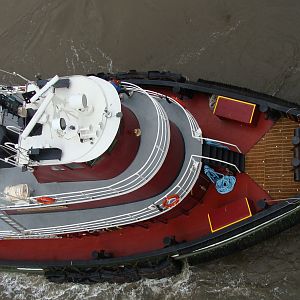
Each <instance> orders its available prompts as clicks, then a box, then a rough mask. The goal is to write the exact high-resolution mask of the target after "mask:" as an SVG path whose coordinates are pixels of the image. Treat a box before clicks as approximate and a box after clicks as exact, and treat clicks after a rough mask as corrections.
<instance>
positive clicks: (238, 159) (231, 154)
mask: <svg viewBox="0 0 300 300" xmlns="http://www.w3.org/2000/svg"><path fill="white" fill-rule="evenodd" d="M202 149H203V151H202V155H203V156H206V157H210V158H215V159H219V160H222V161H223V162H218V161H214V160H209V159H205V158H204V159H203V162H204V164H209V165H211V166H222V167H226V168H229V169H230V170H232V171H234V172H236V169H235V168H234V167H233V166H231V165H230V164H228V163H231V164H234V165H236V166H237V167H238V169H239V170H240V171H241V172H244V171H245V156H244V154H242V153H239V152H235V151H232V150H229V149H226V148H223V147H218V146H214V145H210V144H207V143H204V144H203V148H202Z"/></svg>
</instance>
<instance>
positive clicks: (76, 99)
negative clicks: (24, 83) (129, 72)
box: [17, 75, 122, 166]
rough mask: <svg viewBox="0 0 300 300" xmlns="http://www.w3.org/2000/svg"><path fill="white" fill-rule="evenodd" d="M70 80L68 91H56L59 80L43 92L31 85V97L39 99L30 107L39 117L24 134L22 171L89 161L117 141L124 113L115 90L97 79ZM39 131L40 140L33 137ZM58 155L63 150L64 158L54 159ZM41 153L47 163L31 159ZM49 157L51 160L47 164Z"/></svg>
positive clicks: (20, 143)
mask: <svg viewBox="0 0 300 300" xmlns="http://www.w3.org/2000/svg"><path fill="white" fill-rule="evenodd" d="M64 79H68V80H69V86H68V87H59V88H55V83H56V82H58V80H59V78H58V76H55V77H54V78H53V79H52V80H50V81H49V82H48V83H47V84H46V85H45V86H44V87H42V88H41V89H40V88H39V87H37V86H36V85H34V84H29V85H28V87H27V92H31V91H35V92H36V94H35V95H34V96H33V97H31V99H30V100H29V103H26V104H24V106H25V109H26V110H28V109H32V110H33V111H35V113H34V115H33V117H32V118H31V120H30V122H29V123H28V124H27V126H26V127H25V129H24V131H23V132H22V133H21V134H20V138H19V143H18V146H17V147H18V148H19V151H18V153H19V155H18V157H17V163H18V165H29V166H30V165H33V166H34V165H54V164H55V165H57V164H67V163H71V162H85V161H89V160H92V159H95V158H97V157H99V156H100V155H101V154H103V153H104V152H105V151H106V150H107V149H108V147H109V146H110V145H111V143H112V142H113V140H114V139H115V137H116V134H117V132H118V129H119V125H120V119H121V118H120V117H121V116H122V113H121V103H120V98H119V96H118V93H117V91H116V90H115V88H114V87H113V85H112V84H110V83H109V82H107V81H105V80H102V79H100V78H97V77H93V76H91V77H86V76H80V75H74V76H70V77H67V78H66V77H64ZM37 126H38V127H39V131H40V132H39V134H37V135H35V134H32V132H33V131H34V129H35V128H37ZM53 149H56V150H57V151H59V149H60V150H61V157H58V158H54V159H51V151H52V152H53ZM39 151H40V152H43V155H41V159H39V160H38V161H34V159H30V157H31V158H32V157H33V156H34V157H38V156H39V154H38V153H39ZM47 151H49V157H50V158H47V159H44V158H45V157H46V156H47ZM57 151H56V152H57ZM59 152H60V151H59Z"/></svg>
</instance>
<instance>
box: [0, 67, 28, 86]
mask: <svg viewBox="0 0 300 300" xmlns="http://www.w3.org/2000/svg"><path fill="white" fill-rule="evenodd" d="M0 72H3V73H6V74H9V75H13V76H17V77H20V78H21V79H23V80H25V81H27V82H28V83H32V81H31V80H29V79H27V78H26V77H24V76H22V75H20V74H18V73H16V72H8V71H5V70H3V69H0Z"/></svg>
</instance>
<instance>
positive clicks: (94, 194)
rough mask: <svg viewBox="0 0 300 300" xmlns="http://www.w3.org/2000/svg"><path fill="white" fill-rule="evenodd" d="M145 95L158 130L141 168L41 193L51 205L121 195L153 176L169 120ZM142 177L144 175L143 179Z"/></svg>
mask: <svg viewBox="0 0 300 300" xmlns="http://www.w3.org/2000/svg"><path fill="white" fill-rule="evenodd" d="M141 91H142V92H143V94H145V92H144V90H142V89H141V88H139V89H138V92H141ZM146 95H147V93H146ZM147 96H148V98H150V100H151V102H152V103H153V104H154V107H155V110H156V112H157V120H158V132H157V135H156V138H155V143H154V145H153V149H152V151H151V154H150V155H149V157H148V158H147V161H146V162H145V164H143V165H142V166H141V168H140V169H139V170H138V171H137V172H135V173H134V174H132V175H131V176H130V177H128V178H125V179H123V180H122V181H119V182H117V183H115V184H113V185H110V186H106V187H102V188H95V189H89V190H85V191H79V192H78V191H77V192H68V193H61V194H51V195H43V196H47V197H52V198H56V200H57V201H56V203H55V204H53V205H51V206H56V205H64V204H65V203H68V204H69V203H77V202H89V201H94V200H95V199H97V200H101V199H102V198H109V197H114V196H118V195H122V194H125V193H128V192H131V191H133V190H135V189H137V188H139V187H140V185H141V184H145V178H146V182H147V181H149V180H150V179H151V178H152V177H151V176H154V175H153V172H154V171H155V170H156V169H158V168H159V167H160V166H161V165H162V163H163V161H164V157H165V156H166V154H167V151H163V152H162V151H161V149H166V150H167V149H168V147H169V142H170V136H169V134H167V132H169V130H170V129H169V125H168V124H169V120H168V117H167V115H166V113H165V111H164V110H163V109H162V107H161V106H160V104H159V103H157V101H156V100H154V99H153V98H152V97H151V96H149V95H147ZM142 177H144V179H143V178H142ZM122 184H123V185H122ZM112 191H114V193H112ZM82 196H83V197H82ZM36 197H38V196H36ZM34 198H35V197H32V198H31V199H32V200H34ZM33 206H34V207H36V206H42V205H41V204H39V203H35V204H31V205H30V206H29V205H19V206H18V208H20V209H22V208H29V207H33ZM49 206H50V205H49ZM15 208H16V206H12V207H7V209H15Z"/></svg>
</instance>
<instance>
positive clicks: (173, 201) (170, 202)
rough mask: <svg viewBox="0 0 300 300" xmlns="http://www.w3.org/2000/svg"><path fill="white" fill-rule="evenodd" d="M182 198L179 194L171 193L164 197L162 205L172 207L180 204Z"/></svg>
mask: <svg viewBox="0 0 300 300" xmlns="http://www.w3.org/2000/svg"><path fill="white" fill-rule="evenodd" d="M179 200H180V198H179V196H178V195H177V194H173V195H170V196H168V197H166V198H165V199H164V201H163V202H162V206H163V207H165V208H171V207H173V206H175V205H177V204H178V202H179Z"/></svg>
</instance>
